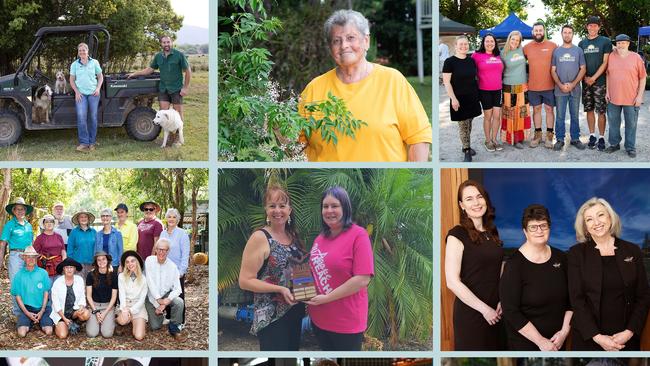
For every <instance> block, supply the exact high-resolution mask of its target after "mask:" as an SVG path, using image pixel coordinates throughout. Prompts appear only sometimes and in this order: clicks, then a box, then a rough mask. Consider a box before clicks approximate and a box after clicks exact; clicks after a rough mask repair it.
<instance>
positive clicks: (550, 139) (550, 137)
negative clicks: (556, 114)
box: [544, 131, 553, 149]
mask: <svg viewBox="0 0 650 366" xmlns="http://www.w3.org/2000/svg"><path fill="white" fill-rule="evenodd" d="M544 147H545V148H547V149H552V148H553V132H551V131H546V141H544Z"/></svg>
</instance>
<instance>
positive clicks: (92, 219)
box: [72, 210, 95, 226]
mask: <svg viewBox="0 0 650 366" xmlns="http://www.w3.org/2000/svg"><path fill="white" fill-rule="evenodd" d="M83 214H86V215H88V226H90V225H92V223H93V222H95V215H93V214H92V213H90V212H88V211H84V210H81V211H79V212H77V213H76V214H74V216H72V223H73V224H75V225H79V215H83Z"/></svg>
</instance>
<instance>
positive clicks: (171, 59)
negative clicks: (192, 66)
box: [149, 48, 189, 93]
mask: <svg viewBox="0 0 650 366" xmlns="http://www.w3.org/2000/svg"><path fill="white" fill-rule="evenodd" d="M149 66H150V67H151V68H152V69H154V70H160V86H159V87H158V89H159V90H160V92H167V93H176V92H178V91H180V90H181V89H182V88H183V71H185V70H186V69H187V68H188V66H189V65H188V64H187V59H186V58H185V55H184V54H183V52H181V51H178V50H177V49H175V48H172V50H171V51H170V52H169V55H167V57H165V53H164V52H158V53H157V54H156V56H154V58H153V60H151V64H150V65H149Z"/></svg>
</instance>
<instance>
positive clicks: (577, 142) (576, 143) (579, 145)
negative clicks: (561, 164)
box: [571, 140, 587, 150]
mask: <svg viewBox="0 0 650 366" xmlns="http://www.w3.org/2000/svg"><path fill="white" fill-rule="evenodd" d="M571 145H572V146H575V147H576V149H578V150H584V149H586V148H587V146H585V144H583V143H582V141H580V140H573V141H571Z"/></svg>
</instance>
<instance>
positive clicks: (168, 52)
mask: <svg viewBox="0 0 650 366" xmlns="http://www.w3.org/2000/svg"><path fill="white" fill-rule="evenodd" d="M160 47H162V51H161V52H158V53H157V54H156V55H155V56H154V57H153V60H151V64H149V67H147V68H146V69H144V70H140V71H136V72H133V73H131V74H128V75H127V77H128V78H129V79H130V78H134V77H138V76H142V75H149V74H151V73H152V72H154V70H160V87H159V88H158V92H159V93H158V103H159V104H160V109H161V110H162V109H169V106H170V104H172V105H173V106H174V109H175V110H176V111H178V113H179V114H180V115H181V119H182V120H183V121H185V118H184V116H183V97H184V96H186V95H187V93H188V88H189V86H190V79H191V78H192V68H191V67H190V64H189V63H188V62H187V59H186V58H185V55H184V54H183V53H182V52H181V51H179V50H177V49H175V48H172V39H171V37H169V36H162V37H160ZM183 74H185V78H183Z"/></svg>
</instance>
